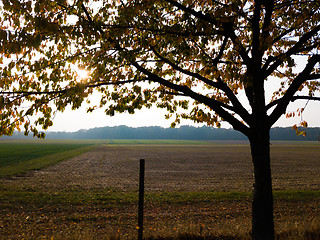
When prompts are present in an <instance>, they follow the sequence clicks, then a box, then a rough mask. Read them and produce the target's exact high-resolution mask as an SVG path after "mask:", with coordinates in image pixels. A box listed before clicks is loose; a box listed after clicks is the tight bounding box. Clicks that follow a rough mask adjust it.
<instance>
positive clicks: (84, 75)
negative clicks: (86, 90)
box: [76, 68, 90, 81]
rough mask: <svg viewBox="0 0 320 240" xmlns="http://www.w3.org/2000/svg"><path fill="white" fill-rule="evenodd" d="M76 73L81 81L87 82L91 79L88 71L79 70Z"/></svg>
mask: <svg viewBox="0 0 320 240" xmlns="http://www.w3.org/2000/svg"><path fill="white" fill-rule="evenodd" d="M76 71H77V75H78V77H79V79H80V81H85V80H87V79H88V78H89V77H90V73H89V71H88V70H86V69H81V68H78V69H77V70H76Z"/></svg>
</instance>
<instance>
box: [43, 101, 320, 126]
mask: <svg viewBox="0 0 320 240" xmlns="http://www.w3.org/2000/svg"><path fill="white" fill-rule="evenodd" d="M305 103H306V101H303V102H300V104H293V105H292V106H291V107H289V108H288V110H292V111H294V110H296V108H297V107H303V106H304V105H305ZM165 114H166V111H165V110H163V109H157V108H153V109H142V110H138V111H136V113H135V114H127V113H122V114H116V115H115V116H113V117H110V116H106V115H105V114H104V112H103V110H102V109H100V110H96V111H94V112H93V113H87V112H86V109H85V108H80V109H77V110H74V111H72V110H70V109H67V110H66V111H65V112H63V113H61V112H58V113H57V114H56V116H55V118H54V120H53V126H52V127H51V128H49V129H48V131H65V132H74V131H78V130H80V129H90V128H95V127H104V126H119V125H126V126H129V127H141V126H161V127H165V128H167V127H170V124H171V122H172V121H173V119H172V120H166V119H165V117H164V115H165ZM301 120H303V121H307V122H308V125H309V127H320V102H309V103H308V105H307V107H306V110H305V111H304V113H303V115H302V118H301V117H298V116H296V117H294V118H289V119H287V118H285V116H283V117H281V118H280V119H279V121H278V122H277V123H276V124H275V125H274V126H280V127H291V126H293V125H294V124H299V123H300V122H301ZM181 125H191V126H196V127H200V126H203V124H195V123H193V122H192V121H188V120H183V121H182V122H181ZM222 127H223V128H230V127H231V126H230V125H229V124H227V123H222Z"/></svg>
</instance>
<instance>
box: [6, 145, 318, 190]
mask: <svg viewBox="0 0 320 240" xmlns="http://www.w3.org/2000/svg"><path fill="white" fill-rule="evenodd" d="M271 155H272V171H273V184H274V189H277V190H278V189H310V190H319V189H320V174H319V173H320V164H319V162H320V144H318V145H305V146H297V145H286V146H283V145H274V146H272V154H271ZM139 159H145V160H146V173H145V188H146V191H206V190H212V191H239V190H240V191H251V189H252V184H253V182H252V176H253V174H252V165H251V158H250V152H249V147H248V146H246V145H189V146H188V145H184V146H181V145H180V146H179V145H176V146H162V145H158V146H157V145H153V146H152V145H127V146H116V145H104V146H100V147H98V148H96V149H94V150H92V151H91V152H87V153H85V154H83V155H81V156H78V157H75V158H72V159H70V160H67V161H64V162H61V163H59V164H57V165H55V166H51V167H48V168H46V169H43V170H41V171H34V172H30V173H29V174H26V175H23V176H17V177H13V178H10V179H5V180H2V182H3V183H5V184H9V185H10V184H18V185H20V186H26V187H37V188H43V189H52V190H54V189H57V190H59V189H62V188H64V189H65V188H71V189H72V188H83V189H96V188H101V187H102V188H110V187H113V188H119V189H121V190H135V189H137V188H138V178H139Z"/></svg>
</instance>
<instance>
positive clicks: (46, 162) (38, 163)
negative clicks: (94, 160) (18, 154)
mask: <svg viewBox="0 0 320 240" xmlns="http://www.w3.org/2000/svg"><path fill="white" fill-rule="evenodd" d="M93 147H95V146H93V145H91V146H84V147H80V148H76V149H72V150H68V151H63V152H58V153H54V154H49V155H47V156H44V157H40V158H34V159H30V160H27V161H22V162H18V163H16V164H11V165H7V166H4V167H0V177H10V176H14V175H19V174H24V173H26V172H27V171H29V170H40V169H42V168H44V167H48V166H50V165H54V164H56V163H59V162H61V161H64V160H66V159H69V158H72V157H75V156H78V155H81V154H83V153H85V152H87V151H89V150H91V149H92V148H93Z"/></svg>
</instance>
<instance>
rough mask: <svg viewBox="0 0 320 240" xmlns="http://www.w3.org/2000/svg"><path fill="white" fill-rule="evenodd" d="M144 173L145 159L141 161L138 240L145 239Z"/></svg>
mask: <svg viewBox="0 0 320 240" xmlns="http://www.w3.org/2000/svg"><path fill="white" fill-rule="evenodd" d="M144 172H145V160H144V159H140V175H139V209H138V240H142V239H143V203H144Z"/></svg>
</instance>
